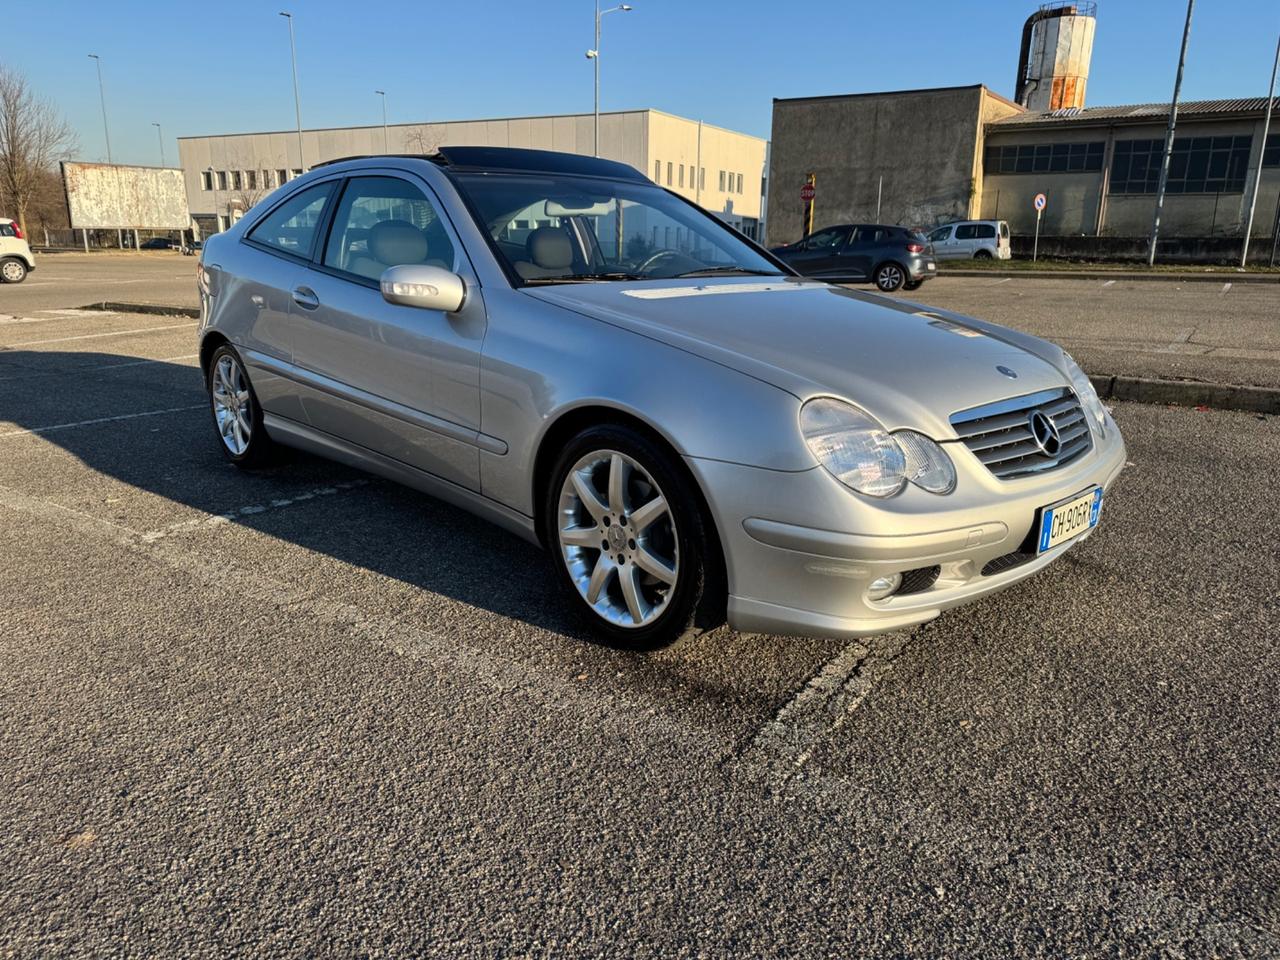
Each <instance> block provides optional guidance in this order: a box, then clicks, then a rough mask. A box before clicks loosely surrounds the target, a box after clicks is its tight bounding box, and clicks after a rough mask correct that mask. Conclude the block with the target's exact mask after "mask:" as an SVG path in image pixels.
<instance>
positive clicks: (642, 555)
mask: <svg viewBox="0 0 1280 960" xmlns="http://www.w3.org/2000/svg"><path fill="white" fill-rule="evenodd" d="M634 560H635V565H636V566H637V567H639V568H640V569H641V570H643V571H644V572H645V573H647V574H649V576H651V577H656V578H657V579H659V580H661V581H662V582H663V583H666V584H672V585H673V584H675V582H676V572H675V570H674V569H672V568H671V567H669V566H667V563H666V561H665V560H663V559H661V558H660V557H658V556H657V555H656V554H654V553H652V552H650V550H649V548H648V547H647V546H644V545H643V544H641V546H640V549H639V550H637V551H636V552H635V554H634Z"/></svg>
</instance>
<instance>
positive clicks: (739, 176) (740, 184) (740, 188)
mask: <svg viewBox="0 0 1280 960" xmlns="http://www.w3.org/2000/svg"><path fill="white" fill-rule="evenodd" d="M738 192H739V193H741V192H742V174H738Z"/></svg>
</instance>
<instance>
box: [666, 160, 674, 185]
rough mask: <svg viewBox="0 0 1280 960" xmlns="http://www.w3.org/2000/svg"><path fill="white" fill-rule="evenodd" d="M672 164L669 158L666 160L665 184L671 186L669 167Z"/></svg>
mask: <svg viewBox="0 0 1280 960" xmlns="http://www.w3.org/2000/svg"><path fill="white" fill-rule="evenodd" d="M673 166H674V164H672V162H671V161H670V160H668V161H667V186H668V187H669V186H671V168H672V167H673Z"/></svg>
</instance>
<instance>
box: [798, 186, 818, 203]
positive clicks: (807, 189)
mask: <svg viewBox="0 0 1280 960" xmlns="http://www.w3.org/2000/svg"><path fill="white" fill-rule="evenodd" d="M817 192H818V190H817V188H816V187H815V186H814V185H813V184H812V183H806V184H805V185H804V186H803V187H801V188H800V199H801V200H803V201H804V202H805V203H808V202H809V201H810V200H812V199H813V198H814V196H815V195H816V194H817Z"/></svg>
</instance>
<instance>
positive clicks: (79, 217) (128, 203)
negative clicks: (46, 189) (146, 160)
mask: <svg viewBox="0 0 1280 960" xmlns="http://www.w3.org/2000/svg"><path fill="white" fill-rule="evenodd" d="M62 183H63V186H64V188H65V189H66V192H67V211H68V212H69V213H70V215H71V226H72V227H74V228H75V229H77V230H80V229H86V230H114V229H117V228H120V227H124V228H130V227H133V228H137V229H141V230H185V229H187V228H188V227H189V226H191V217H190V215H189V214H188V212H187V192H186V187H185V185H184V183H183V179H182V171H181V170H179V169H176V168H168V167H131V166H125V165H123V164H118V163H115V164H110V163H82V162H80V161H78V160H64V161H63V162H62Z"/></svg>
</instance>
